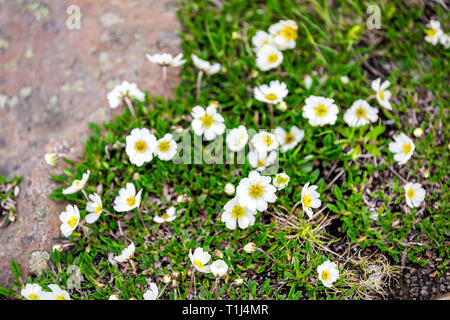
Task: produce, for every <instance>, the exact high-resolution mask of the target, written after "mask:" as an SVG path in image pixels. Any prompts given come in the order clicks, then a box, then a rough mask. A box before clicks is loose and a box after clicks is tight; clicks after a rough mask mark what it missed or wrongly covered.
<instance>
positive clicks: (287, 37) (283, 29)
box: [269, 20, 298, 50]
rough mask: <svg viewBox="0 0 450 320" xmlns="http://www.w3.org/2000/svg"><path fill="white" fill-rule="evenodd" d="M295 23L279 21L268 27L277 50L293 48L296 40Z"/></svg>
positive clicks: (292, 21)
mask: <svg viewBox="0 0 450 320" xmlns="http://www.w3.org/2000/svg"><path fill="white" fill-rule="evenodd" d="M297 29H298V26H297V23H296V22H295V21H294V20H281V21H279V22H278V23H275V24H273V25H271V26H270V27H269V33H270V34H271V35H272V37H273V41H274V43H275V45H276V46H277V48H278V49H280V50H285V49H293V48H295V40H296V39H297Z"/></svg>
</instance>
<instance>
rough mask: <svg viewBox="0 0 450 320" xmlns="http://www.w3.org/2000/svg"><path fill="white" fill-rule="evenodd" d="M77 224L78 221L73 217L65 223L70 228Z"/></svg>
mask: <svg viewBox="0 0 450 320" xmlns="http://www.w3.org/2000/svg"><path fill="white" fill-rule="evenodd" d="M77 222H78V219H77V218H75V217H70V219H69V220H68V221H67V224H68V225H69V226H70V227H71V228H73V227H75V225H76V224H77Z"/></svg>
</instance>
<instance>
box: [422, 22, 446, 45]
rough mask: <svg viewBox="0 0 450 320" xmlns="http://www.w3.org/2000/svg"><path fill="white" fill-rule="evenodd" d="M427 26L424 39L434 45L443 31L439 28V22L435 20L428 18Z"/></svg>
mask: <svg viewBox="0 0 450 320" xmlns="http://www.w3.org/2000/svg"><path fill="white" fill-rule="evenodd" d="M427 28H428V29H427V30H426V34H427V35H426V36H425V41H427V42H429V43H431V44H432V45H433V46H435V45H436V44H437V43H438V42H439V40H440V38H441V36H442V33H443V32H442V29H441V23H440V22H439V21H437V20H430V23H429V24H428V25H427Z"/></svg>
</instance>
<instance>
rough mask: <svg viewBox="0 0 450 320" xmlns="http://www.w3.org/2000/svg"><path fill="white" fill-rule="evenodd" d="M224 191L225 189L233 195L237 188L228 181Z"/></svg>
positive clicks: (228, 193)
mask: <svg viewBox="0 0 450 320" xmlns="http://www.w3.org/2000/svg"><path fill="white" fill-rule="evenodd" d="M223 191H225V193H226V194H227V195H229V196H232V195H233V194H234V193H235V192H236V188H235V187H234V186H233V185H232V184H231V183H227V184H226V185H225V188H224V189H223Z"/></svg>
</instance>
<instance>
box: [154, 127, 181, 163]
mask: <svg viewBox="0 0 450 320" xmlns="http://www.w3.org/2000/svg"><path fill="white" fill-rule="evenodd" d="M155 149H156V151H155V153H156V154H157V155H158V158H159V159H161V160H164V161H169V160H172V159H173V157H175V155H176V154H177V150H178V146H177V143H176V142H175V140H173V136H172V135H171V134H170V133H166V134H165V135H164V137H163V138H161V139H159V140H158V141H157V142H156V148H155Z"/></svg>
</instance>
